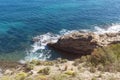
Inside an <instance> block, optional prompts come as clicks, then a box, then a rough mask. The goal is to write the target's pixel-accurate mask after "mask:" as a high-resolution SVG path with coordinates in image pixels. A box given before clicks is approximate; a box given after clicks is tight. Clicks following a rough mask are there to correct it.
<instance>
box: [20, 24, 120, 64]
mask: <svg viewBox="0 0 120 80" xmlns="http://www.w3.org/2000/svg"><path fill="white" fill-rule="evenodd" d="M76 31H84V32H87V31H89V32H90V31H92V32H94V33H97V34H103V33H109V32H112V33H115V32H119V31H120V25H119V24H112V25H111V26H106V28H100V27H98V26H95V27H94V30H88V29H86V30H85V29H84V30H66V29H63V30H61V31H60V32H59V34H52V33H46V34H42V35H39V36H36V37H34V39H37V41H35V42H34V44H33V45H31V47H32V49H31V50H28V51H26V53H27V56H26V57H25V61H31V60H33V59H39V60H47V59H49V58H50V57H51V54H50V52H51V50H49V49H48V48H47V47H46V45H47V43H49V42H57V40H58V39H59V38H60V36H62V35H66V34H70V33H73V32H76ZM21 63H24V61H23V60H21Z"/></svg>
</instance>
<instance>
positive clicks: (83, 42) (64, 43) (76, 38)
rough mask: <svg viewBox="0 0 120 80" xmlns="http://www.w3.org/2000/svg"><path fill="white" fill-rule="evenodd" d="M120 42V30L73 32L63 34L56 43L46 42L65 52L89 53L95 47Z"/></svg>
mask: <svg viewBox="0 0 120 80" xmlns="http://www.w3.org/2000/svg"><path fill="white" fill-rule="evenodd" d="M119 42H120V32H118V33H104V34H96V33H93V32H80V31H77V32H73V33H70V34H66V35H63V36H61V37H60V38H59V40H58V41H57V42H56V43H52V42H51V43H48V46H49V47H52V48H55V49H57V50H59V51H62V52H65V53H74V54H80V55H85V54H91V53H92V52H93V50H94V49H95V48H97V47H104V46H107V45H109V44H115V43H119Z"/></svg>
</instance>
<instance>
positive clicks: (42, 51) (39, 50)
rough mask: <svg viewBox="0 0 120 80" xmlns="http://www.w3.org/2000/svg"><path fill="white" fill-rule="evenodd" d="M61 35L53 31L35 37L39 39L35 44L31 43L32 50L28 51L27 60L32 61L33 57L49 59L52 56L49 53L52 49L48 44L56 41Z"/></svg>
mask: <svg viewBox="0 0 120 80" xmlns="http://www.w3.org/2000/svg"><path fill="white" fill-rule="evenodd" d="M59 37H60V35H57V34H52V33H46V34H42V35H39V36H36V37H34V39H36V40H37V41H35V42H34V44H33V45H31V47H32V49H31V50H28V51H26V53H27V56H26V57H25V61H31V60H33V59H39V60H46V59H49V58H50V57H51V55H50V54H49V53H50V52H51V50H49V49H48V48H47V47H46V45H47V43H48V42H56V41H57V40H58V38H59ZM21 62H23V61H21Z"/></svg>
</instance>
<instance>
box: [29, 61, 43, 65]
mask: <svg viewBox="0 0 120 80" xmlns="http://www.w3.org/2000/svg"><path fill="white" fill-rule="evenodd" d="M30 63H31V64H34V65H40V64H41V63H40V61H39V60H32V61H31V62H30Z"/></svg>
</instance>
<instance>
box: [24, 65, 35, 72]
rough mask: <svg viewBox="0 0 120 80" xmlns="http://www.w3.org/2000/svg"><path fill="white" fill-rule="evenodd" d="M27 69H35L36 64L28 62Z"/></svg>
mask: <svg viewBox="0 0 120 80" xmlns="http://www.w3.org/2000/svg"><path fill="white" fill-rule="evenodd" d="M25 69H26V71H30V70H33V69H34V65H33V64H30V63H28V64H26V66H25Z"/></svg>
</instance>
